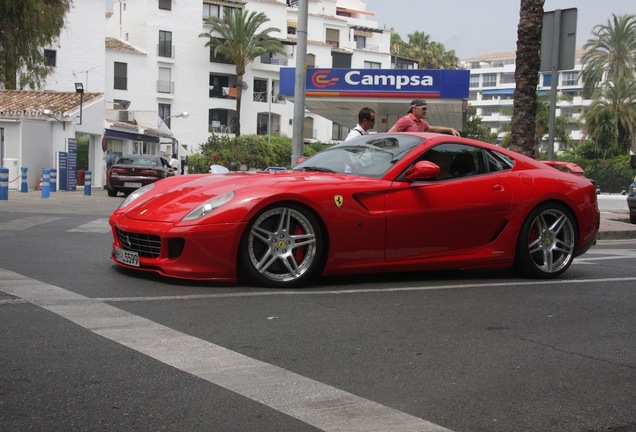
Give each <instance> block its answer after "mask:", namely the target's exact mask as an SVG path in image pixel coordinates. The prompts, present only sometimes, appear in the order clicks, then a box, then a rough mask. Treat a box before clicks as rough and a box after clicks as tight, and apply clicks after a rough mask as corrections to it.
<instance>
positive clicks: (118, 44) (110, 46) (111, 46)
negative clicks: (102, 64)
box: [106, 37, 146, 54]
mask: <svg viewBox="0 0 636 432" xmlns="http://www.w3.org/2000/svg"><path fill="white" fill-rule="evenodd" d="M106 49H107V50H111V51H119V52H127V53H132V54H146V53H145V52H143V51H141V50H139V49H137V48H135V47H134V46H132V45H130V44H128V43H126V42H124V41H120V40H119V39H115V38H113V37H107V38H106Z"/></svg>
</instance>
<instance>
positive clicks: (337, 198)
mask: <svg viewBox="0 0 636 432" xmlns="http://www.w3.org/2000/svg"><path fill="white" fill-rule="evenodd" d="M333 201H334V202H335V203H336V207H338V208H340V207H342V204H343V203H344V198H342V195H334V196H333Z"/></svg>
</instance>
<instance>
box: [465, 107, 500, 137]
mask: <svg viewBox="0 0 636 432" xmlns="http://www.w3.org/2000/svg"><path fill="white" fill-rule="evenodd" d="M461 135H462V136H463V137H466V138H473V139H476V140H480V141H485V142H489V143H492V144H495V143H496V142H497V134H496V133H493V132H491V131H490V128H489V127H488V126H484V125H483V124H482V123H481V117H479V116H478V115H477V108H475V107H473V106H469V107H468V112H467V119H466V122H465V123H464V130H462V132H461Z"/></svg>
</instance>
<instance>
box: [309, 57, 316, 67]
mask: <svg viewBox="0 0 636 432" xmlns="http://www.w3.org/2000/svg"><path fill="white" fill-rule="evenodd" d="M307 67H311V68H312V67H316V54H307Z"/></svg>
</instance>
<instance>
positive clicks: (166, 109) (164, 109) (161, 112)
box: [157, 104, 172, 129]
mask: <svg viewBox="0 0 636 432" xmlns="http://www.w3.org/2000/svg"><path fill="white" fill-rule="evenodd" d="M157 115H158V116H159V118H160V119H161V121H162V123H163V124H165V125H166V126H167V127H168V129H170V120H172V119H170V118H168V117H170V104H159V106H158V107H157Z"/></svg>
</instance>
